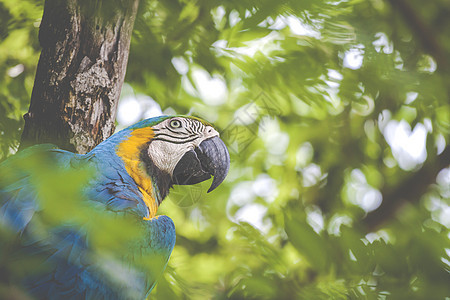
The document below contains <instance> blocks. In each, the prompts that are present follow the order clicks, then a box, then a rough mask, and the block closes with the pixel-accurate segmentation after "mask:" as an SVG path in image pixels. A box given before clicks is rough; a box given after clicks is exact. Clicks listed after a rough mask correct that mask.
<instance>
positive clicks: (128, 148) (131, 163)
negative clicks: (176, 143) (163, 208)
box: [116, 127, 158, 220]
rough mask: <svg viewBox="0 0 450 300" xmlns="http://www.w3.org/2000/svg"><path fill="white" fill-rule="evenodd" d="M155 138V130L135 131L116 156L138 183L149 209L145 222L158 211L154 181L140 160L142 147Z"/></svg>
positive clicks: (145, 128)
mask: <svg viewBox="0 0 450 300" xmlns="http://www.w3.org/2000/svg"><path fill="white" fill-rule="evenodd" d="M153 136H154V133H153V129H152V128H150V127H144V128H138V129H135V130H133V131H132V132H131V135H130V136H129V137H128V139H126V140H124V141H122V142H121V143H120V144H119V145H118V146H117V149H116V154H117V155H118V156H119V157H120V158H122V160H123V161H124V163H125V169H126V170H127V172H128V174H129V175H130V176H131V178H133V179H134V181H135V182H136V184H137V186H138V188H139V190H140V191H141V193H142V196H143V199H142V200H144V203H145V205H146V206H147V207H148V210H149V216H148V217H144V220H150V219H151V218H154V217H155V216H156V211H157V209H158V205H157V204H156V200H155V198H154V193H153V187H152V180H151V178H150V177H149V176H148V174H147V172H146V170H145V165H144V164H143V162H142V161H141V160H140V159H139V156H140V152H141V151H142V148H141V147H142V145H145V144H146V143H147V142H148V141H149V140H150V139H152V138H153Z"/></svg>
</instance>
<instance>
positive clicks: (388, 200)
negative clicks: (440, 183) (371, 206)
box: [363, 146, 450, 231]
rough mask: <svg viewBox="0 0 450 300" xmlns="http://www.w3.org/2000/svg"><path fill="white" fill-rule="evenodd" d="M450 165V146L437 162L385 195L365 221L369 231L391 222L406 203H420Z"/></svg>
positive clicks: (384, 193)
mask: <svg viewBox="0 0 450 300" xmlns="http://www.w3.org/2000/svg"><path fill="white" fill-rule="evenodd" d="M449 165H450V146H447V147H446V148H445V149H444V151H443V152H442V153H441V154H440V155H439V156H437V157H436V160H435V161H433V162H430V163H428V164H425V165H424V166H423V167H422V168H421V169H420V170H419V171H417V172H416V173H414V175H412V176H411V177H410V178H408V179H407V180H405V181H404V182H403V183H401V184H400V185H397V186H396V187H395V188H394V189H392V190H386V191H384V192H383V193H382V194H383V202H382V203H381V205H380V207H379V208H378V209H377V210H375V211H373V212H371V213H369V214H368V215H367V217H366V218H365V219H364V220H363V223H364V224H365V225H366V228H367V229H368V231H374V230H376V229H377V228H379V227H380V226H381V225H382V224H383V223H384V222H386V221H387V220H389V219H390V218H391V217H392V216H393V215H394V214H395V213H396V212H397V210H398V208H400V207H401V206H402V204H403V203H404V202H405V201H408V202H418V201H419V200H420V199H421V198H422V196H423V195H424V194H425V192H426V191H427V189H428V188H429V186H430V185H431V184H432V183H434V182H435V180H436V176H437V174H438V173H439V172H440V171H441V170H442V169H444V168H446V167H448V166H449Z"/></svg>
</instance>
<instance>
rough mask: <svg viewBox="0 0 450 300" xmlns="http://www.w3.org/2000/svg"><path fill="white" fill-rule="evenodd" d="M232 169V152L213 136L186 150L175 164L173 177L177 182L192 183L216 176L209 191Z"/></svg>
mask: <svg viewBox="0 0 450 300" xmlns="http://www.w3.org/2000/svg"><path fill="white" fill-rule="evenodd" d="M229 169H230V154H229V153H228V149H227V147H226V146H225V144H224V142H223V141H222V140H221V139H220V138H219V137H218V136H215V137H212V138H209V139H207V140H204V141H203V142H201V143H200V145H199V147H198V148H195V149H194V150H190V151H188V152H186V153H185V154H184V155H183V157H182V158H181V159H180V161H179V162H178V163H177V165H176V166H175V169H174V171H173V175H172V179H173V181H174V183H175V184H179V185H190V184H196V183H199V182H202V181H205V180H207V179H209V178H211V176H214V179H213V182H212V184H211V186H210V188H209V189H208V193H209V192H211V191H213V190H214V189H215V188H216V187H218V186H219V185H220V184H221V183H222V181H223V180H224V179H225V177H226V176H227V174H228V170H229Z"/></svg>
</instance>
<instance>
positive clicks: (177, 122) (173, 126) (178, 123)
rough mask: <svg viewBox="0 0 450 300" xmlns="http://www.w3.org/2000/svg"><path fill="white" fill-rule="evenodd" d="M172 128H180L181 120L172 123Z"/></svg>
mask: <svg viewBox="0 0 450 300" xmlns="http://www.w3.org/2000/svg"><path fill="white" fill-rule="evenodd" d="M170 127H172V128H180V127H181V122H180V121H179V120H172V121H170Z"/></svg>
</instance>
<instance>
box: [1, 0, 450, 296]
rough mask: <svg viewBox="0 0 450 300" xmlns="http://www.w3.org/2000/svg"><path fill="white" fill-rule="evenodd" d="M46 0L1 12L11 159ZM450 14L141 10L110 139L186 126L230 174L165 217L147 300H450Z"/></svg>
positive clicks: (6, 152)
mask: <svg viewBox="0 0 450 300" xmlns="http://www.w3.org/2000/svg"><path fill="white" fill-rule="evenodd" d="M42 9H43V1H31V0H28V1H26V0H20V1H16V0H0V159H3V158H5V157H8V156H10V155H12V154H13V153H14V152H15V151H16V149H17V146H18V143H19V138H20V133H21V128H22V126H23V120H22V115H23V114H24V113H25V112H26V111H27V108H28V104H29V99H30V95H31V90H32V86H33V81H34V74H35V70H36V64H37V60H38V57H39V52H40V48H39V43H38V38H37V37H38V29H39V24H40V20H41V16H42ZM449 14H450V2H448V1H446V0H433V1H420V0H411V1H406V0H370V1H362V0H340V1H338V0H336V1H311V0H302V1H298V0H286V1H280V2H277V1H268V0H264V1H252V0H242V1H227V2H222V1H210V0H198V1H185V0H171V1H167V0H161V1H150V0H143V1H141V4H140V11H139V15H138V18H137V20H136V23H135V28H134V33H133V38H132V42H131V52H130V57H129V63H128V69H127V75H126V80H125V81H126V83H125V85H124V87H123V89H122V97H121V102H120V104H119V112H118V119H117V121H118V129H120V128H123V127H125V126H128V125H130V124H132V123H134V122H136V121H138V120H139V119H142V118H147V117H151V116H154V115H158V114H161V113H165V114H173V113H177V114H194V115H197V116H200V117H202V118H205V119H207V120H208V121H210V122H212V123H214V124H215V125H216V126H217V127H218V128H219V129H220V130H221V133H222V137H223V139H224V140H225V142H226V143H227V145H228V147H229V150H230V153H231V161H232V165H231V169H230V173H229V175H228V177H227V179H226V181H225V182H224V184H222V186H221V187H220V188H219V189H218V190H216V191H214V192H213V193H211V194H206V189H207V183H203V184H199V185H198V186H194V187H176V188H175V190H173V191H172V193H171V195H170V196H169V198H168V199H166V200H165V201H164V202H163V204H162V205H161V207H160V210H159V212H160V213H161V214H167V215H168V216H170V217H171V218H172V219H173V220H174V222H175V225H176V227H177V244H176V247H175V250H174V252H173V254H172V257H171V259H170V262H169V266H168V268H167V270H166V272H165V274H164V277H163V278H162V279H161V280H160V281H159V283H158V285H157V287H156V289H155V290H154V292H153V293H152V294H151V298H154V299H242V298H246V299H445V298H446V297H447V299H448V297H450V257H449V255H450V243H449V237H450V232H449V228H450V207H449V204H450V201H449V200H450V169H449V168H448V164H449V161H450V159H449V155H448V152H449V146H448V143H449V141H450V140H449V137H450V134H449V133H450V97H449V95H450V91H449V90H450V84H449V83H450V73H449V70H450V62H449V57H450V38H449V37H450V18H448V15H449Z"/></svg>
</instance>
